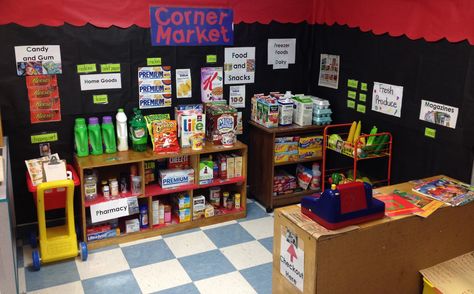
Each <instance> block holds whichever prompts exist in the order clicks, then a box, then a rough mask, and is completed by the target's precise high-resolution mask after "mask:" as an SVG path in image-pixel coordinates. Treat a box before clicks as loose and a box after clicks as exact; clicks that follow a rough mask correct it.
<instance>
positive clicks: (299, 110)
mask: <svg viewBox="0 0 474 294" xmlns="http://www.w3.org/2000/svg"><path fill="white" fill-rule="evenodd" d="M293 102H294V104H295V106H294V111H293V122H294V123H295V124H297V125H300V126H309V125H311V124H312V120H313V100H311V98H308V97H306V96H295V97H293Z"/></svg>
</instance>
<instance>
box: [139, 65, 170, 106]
mask: <svg viewBox="0 0 474 294" xmlns="http://www.w3.org/2000/svg"><path fill="white" fill-rule="evenodd" d="M171 95H172V86H171V66H154V67H139V68H138V105H139V107H140V109H147V108H161V107H171Z"/></svg>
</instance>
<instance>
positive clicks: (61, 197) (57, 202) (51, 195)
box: [26, 164, 81, 210]
mask: <svg viewBox="0 0 474 294" xmlns="http://www.w3.org/2000/svg"><path fill="white" fill-rule="evenodd" d="M66 170H68V171H70V172H71V173H72V180H73V181H74V186H79V184H80V183H81V181H80V179H79V176H78V175H77V173H76V171H75V170H74V168H73V167H72V165H70V164H67V165H66ZM26 184H27V186H28V191H30V192H31V193H33V199H34V200H35V205H36V197H37V196H36V186H33V182H31V178H30V175H29V174H28V171H27V172H26ZM64 207H66V188H57V189H52V190H46V191H44V209H45V210H52V209H58V208H64Z"/></svg>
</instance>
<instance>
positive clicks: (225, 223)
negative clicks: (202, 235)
mask: <svg viewBox="0 0 474 294" xmlns="http://www.w3.org/2000/svg"><path fill="white" fill-rule="evenodd" d="M236 223H237V221H236V220H231V221H227V222H223V223H218V224H214V225H209V226H205V227H201V230H209V229H214V228H219V227H223V226H228V225H232V224H236Z"/></svg>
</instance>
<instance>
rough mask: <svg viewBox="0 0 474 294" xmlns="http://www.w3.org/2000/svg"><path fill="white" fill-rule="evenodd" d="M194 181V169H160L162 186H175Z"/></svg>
mask: <svg viewBox="0 0 474 294" xmlns="http://www.w3.org/2000/svg"><path fill="white" fill-rule="evenodd" d="M192 183H194V169H192V168H189V169H164V170H160V185H161V187H162V188H173V187H179V186H183V185H188V184H192Z"/></svg>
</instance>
